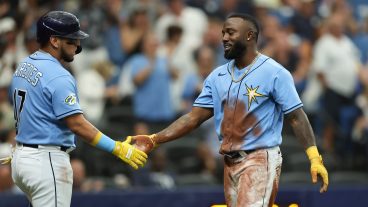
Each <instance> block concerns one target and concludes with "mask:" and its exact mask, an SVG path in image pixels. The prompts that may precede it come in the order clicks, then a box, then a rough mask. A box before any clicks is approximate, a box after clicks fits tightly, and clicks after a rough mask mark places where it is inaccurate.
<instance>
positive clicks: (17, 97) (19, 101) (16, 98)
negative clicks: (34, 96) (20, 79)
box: [13, 89, 27, 134]
mask: <svg viewBox="0 0 368 207" xmlns="http://www.w3.org/2000/svg"><path fill="white" fill-rule="evenodd" d="M26 94H27V91H24V90H21V89H15V90H14V93H13V102H14V119H15V129H16V133H17V134H18V126H19V122H20V113H21V112H22V110H23V106H24V101H25V100H26Z"/></svg>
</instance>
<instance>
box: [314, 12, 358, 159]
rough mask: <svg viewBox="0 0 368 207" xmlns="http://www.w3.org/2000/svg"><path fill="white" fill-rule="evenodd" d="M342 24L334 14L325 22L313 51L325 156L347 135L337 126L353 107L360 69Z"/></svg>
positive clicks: (356, 55) (344, 130) (351, 43)
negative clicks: (320, 94) (345, 108)
mask: <svg viewBox="0 0 368 207" xmlns="http://www.w3.org/2000/svg"><path fill="white" fill-rule="evenodd" d="M344 20H345V19H344V16H343V15H340V14H338V13H336V14H333V15H332V16H330V17H329V18H328V19H327V22H326V31H327V32H326V33H325V34H323V35H322V36H321V37H320V39H318V41H317V42H316V45H315V48H314V56H313V69H314V70H315V71H316V73H317V78H318V80H319V83H320V85H321V87H322V90H323V92H322V100H323V106H322V111H323V112H325V115H326V116H325V120H324V122H325V126H324V129H323V147H324V150H326V151H327V152H333V151H334V150H335V147H337V146H335V143H336V141H339V143H341V142H342V141H343V140H341V136H342V135H343V137H346V136H349V135H350V133H349V129H348V128H342V127H341V128H340V127H339V126H341V120H343V118H342V110H343V109H344V107H348V106H353V105H354V95H355V92H356V90H355V89H356V86H357V80H358V70H359V65H360V61H359V51H358V49H357V48H356V47H355V45H354V43H353V42H352V41H351V40H350V39H349V38H348V37H347V36H346V35H345V33H344V28H345V26H346V25H345V24H344V23H345V21H344ZM341 133H343V134H341ZM338 137H340V139H337V138H338Z"/></svg>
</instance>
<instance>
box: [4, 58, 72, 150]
mask: <svg viewBox="0 0 368 207" xmlns="http://www.w3.org/2000/svg"><path fill="white" fill-rule="evenodd" d="M65 81H67V82H71V84H64V83H65ZM69 85H71V87H73V86H75V83H74V79H73V77H72V76H71V74H70V73H69V72H68V71H67V70H65V69H64V68H63V66H62V65H61V64H60V63H59V62H58V60H56V59H55V58H54V57H52V56H51V55H50V54H48V53H43V52H40V51H37V52H35V53H34V54H32V55H30V56H29V57H27V58H25V59H24V60H23V61H22V62H21V63H20V64H19V65H18V67H17V69H16V71H15V72H14V75H13V80H12V84H11V88H10V93H11V94H10V95H11V96H12V98H11V99H12V103H13V106H14V109H15V110H14V117H15V119H16V128H17V137H16V140H17V141H18V142H22V143H27V144H45V145H59V146H72V145H74V136H73V135H72V133H71V131H70V130H69V129H68V128H67V127H66V126H65V125H64V124H63V123H62V122H61V121H59V119H61V118H63V117H65V116H63V115H60V114H59V113H58V111H57V110H56V109H57V108H55V104H57V102H60V100H58V99H60V97H58V96H56V95H55V94H56V90H58V88H63V87H70V86H69ZM75 90H76V89H75ZM65 98H66V99H65V100H62V101H61V102H65V103H66V104H72V105H73V104H75V103H76V102H77V101H76V95H75V94H70V97H69V99H67V98H68V97H65ZM78 108H79V107H78ZM65 137H67V138H66V139H65Z"/></svg>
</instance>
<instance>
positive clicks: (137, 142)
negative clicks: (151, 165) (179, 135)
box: [132, 134, 158, 153]
mask: <svg viewBox="0 0 368 207" xmlns="http://www.w3.org/2000/svg"><path fill="white" fill-rule="evenodd" d="M155 137H156V134H151V135H137V136H133V137H132V143H133V146H134V147H136V148H137V149H140V150H142V151H143V152H145V153H149V152H151V151H152V150H153V149H154V148H156V147H157V146H158V145H157V144H156V141H155V139H154V138H155Z"/></svg>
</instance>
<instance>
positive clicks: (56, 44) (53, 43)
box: [50, 36, 60, 49]
mask: <svg viewBox="0 0 368 207" xmlns="http://www.w3.org/2000/svg"><path fill="white" fill-rule="evenodd" d="M50 43H51V46H52V47H53V48H55V49H58V48H59V47H60V39H59V38H56V37H52V36H51V37H50Z"/></svg>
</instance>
